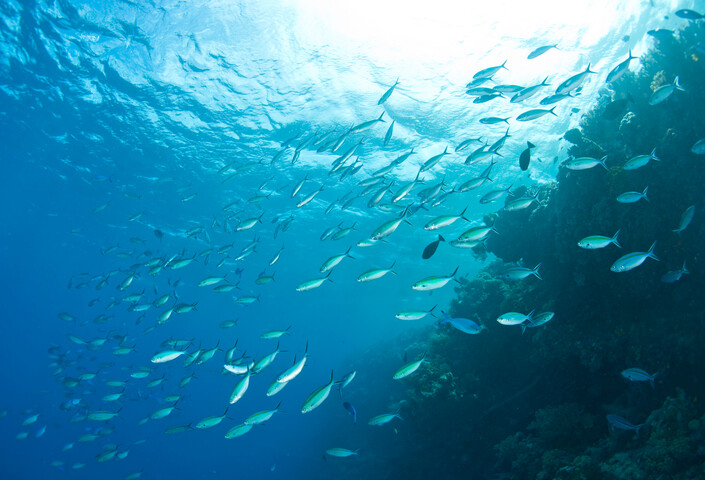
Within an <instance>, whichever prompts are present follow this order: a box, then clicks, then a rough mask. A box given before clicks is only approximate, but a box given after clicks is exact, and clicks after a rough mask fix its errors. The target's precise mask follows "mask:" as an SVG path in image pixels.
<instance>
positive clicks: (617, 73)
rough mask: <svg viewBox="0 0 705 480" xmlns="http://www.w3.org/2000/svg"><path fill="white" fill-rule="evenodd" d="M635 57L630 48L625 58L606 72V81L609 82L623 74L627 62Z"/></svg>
mask: <svg viewBox="0 0 705 480" xmlns="http://www.w3.org/2000/svg"><path fill="white" fill-rule="evenodd" d="M635 58H638V57H634V56H632V51H631V50H630V51H629V54H628V55H627V58H626V60H623V61H622V62H620V63H619V64H618V65H617V66H616V67H614V68H613V69H612V70H610V73H608V74H607V79H606V80H605V81H606V82H607V83H611V82H614V81H615V80H617V79H618V78H620V77H621V76H622V75H624V73H625V72H626V71H627V70H629V62H630V61H632V60H634V59H635Z"/></svg>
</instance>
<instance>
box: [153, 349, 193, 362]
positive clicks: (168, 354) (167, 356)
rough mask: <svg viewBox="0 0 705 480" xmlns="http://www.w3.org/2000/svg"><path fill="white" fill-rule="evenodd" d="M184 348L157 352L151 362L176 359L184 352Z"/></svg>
mask: <svg viewBox="0 0 705 480" xmlns="http://www.w3.org/2000/svg"><path fill="white" fill-rule="evenodd" d="M185 353H186V350H166V351H164V352H161V353H157V354H156V355H154V356H153V357H152V363H166V362H171V361H172V360H176V359H177V358H179V357H180V356H181V355H183V354H185Z"/></svg>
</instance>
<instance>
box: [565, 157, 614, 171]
mask: <svg viewBox="0 0 705 480" xmlns="http://www.w3.org/2000/svg"><path fill="white" fill-rule="evenodd" d="M606 161H607V155H605V156H604V157H602V158H601V159H600V160H598V159H596V158H592V157H578V158H571V159H568V160H566V161H565V162H563V165H564V166H565V167H566V168H568V169H570V170H587V169H589V168H592V167H596V166H597V165H602V166H603V167H604V169H605V170H607V171H609V167H608V166H607V164H606V163H605V162H606Z"/></svg>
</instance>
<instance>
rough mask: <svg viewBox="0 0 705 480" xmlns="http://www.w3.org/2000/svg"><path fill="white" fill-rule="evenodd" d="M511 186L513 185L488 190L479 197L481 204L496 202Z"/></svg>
mask: <svg viewBox="0 0 705 480" xmlns="http://www.w3.org/2000/svg"><path fill="white" fill-rule="evenodd" d="M512 187H513V185H509V186H508V187H507V188H503V189H499V190H492V191H490V192H487V193H486V194H484V195H483V196H482V197H480V203H481V204H482V205H486V204H488V203H492V202H496V201H497V200H499V199H500V198H501V197H503V196H504V195H505V194H507V193H509V190H510V189H511V188H512Z"/></svg>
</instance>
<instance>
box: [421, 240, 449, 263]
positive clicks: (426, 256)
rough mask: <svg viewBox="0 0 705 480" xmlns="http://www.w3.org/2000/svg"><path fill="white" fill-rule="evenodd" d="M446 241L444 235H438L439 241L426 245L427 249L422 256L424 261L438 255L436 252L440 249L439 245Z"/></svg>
mask: <svg viewBox="0 0 705 480" xmlns="http://www.w3.org/2000/svg"><path fill="white" fill-rule="evenodd" d="M445 241H446V239H445V238H443V236H442V235H438V240H436V241H434V242H431V243H429V244H428V245H426V248H424V249H423V253H422V254H421V256H422V257H423V258H424V260H427V259H429V258H431V257H432V256H433V254H434V253H436V250H437V249H438V244H439V243H441V242H445Z"/></svg>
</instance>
